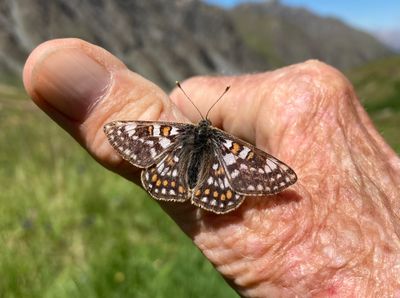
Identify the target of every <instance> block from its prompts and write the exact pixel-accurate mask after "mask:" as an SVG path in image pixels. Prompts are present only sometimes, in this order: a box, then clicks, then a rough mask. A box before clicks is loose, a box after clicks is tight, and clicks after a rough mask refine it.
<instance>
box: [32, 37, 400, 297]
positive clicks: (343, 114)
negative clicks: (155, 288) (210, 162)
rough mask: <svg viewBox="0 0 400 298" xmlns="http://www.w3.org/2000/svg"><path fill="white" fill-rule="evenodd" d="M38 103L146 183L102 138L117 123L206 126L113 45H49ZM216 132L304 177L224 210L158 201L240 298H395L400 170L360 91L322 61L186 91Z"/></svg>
mask: <svg viewBox="0 0 400 298" xmlns="http://www.w3.org/2000/svg"><path fill="white" fill-rule="evenodd" d="M24 83H25V86H26V90H27V91H28V93H29V95H30V96H31V97H32V100H33V101H34V102H35V103H36V104H37V105H38V106H39V107H40V108H41V109H43V110H44V111H45V112H46V113H47V114H48V115H49V116H50V117H51V118H52V119H53V120H54V121H56V122H57V123H58V124H59V125H60V126H62V127H63V128H64V129H66V130H67V131H68V132H69V133H70V134H71V135H72V136H73V137H74V138H75V139H76V140H77V141H78V142H79V143H80V144H81V145H82V146H83V147H84V148H86V150H87V151H88V152H89V153H90V154H91V155H92V156H93V157H94V158H95V159H96V160H97V161H98V162H100V163H101V164H102V165H104V166H105V167H107V168H108V169H110V170H112V171H114V172H116V173H118V174H120V175H121V176H124V177H126V178H127V179H130V180H132V181H134V182H136V183H137V181H138V177H139V173H140V171H139V170H138V169H135V168H134V167H133V166H131V165H130V164H128V163H127V162H125V161H123V160H122V159H121V158H120V156H119V155H118V154H117V153H116V152H115V151H114V150H113V149H112V147H111V146H110V145H109V144H108V142H107V140H106V136H105V135H104V133H103V129H102V128H103V125H104V124H105V123H107V122H109V121H112V120H129V119H130V120H138V119H140V120H163V121H178V122H188V121H191V122H198V121H199V115H198V113H197V112H196V110H195V109H194V108H193V106H192V105H191V104H190V102H189V101H188V100H187V99H185V98H184V96H183V94H182V93H181V92H180V91H179V90H173V91H172V93H171V94H170V95H169V97H168V95H166V94H165V93H164V92H163V91H162V90H161V89H160V88H159V87H157V86H156V85H155V84H153V83H152V82H150V81H148V80H147V79H145V78H143V77H141V76H140V75H138V74H136V73H134V72H132V71H130V70H128V69H127V68H126V67H125V66H124V64H123V63H122V62H121V61H119V60H118V59H117V58H116V57H114V56H112V55H111V54H110V53H108V52H106V51H105V50H103V49H101V48H99V47H96V46H94V45H91V44H88V43H86V42H84V41H82V40H77V39H62V40H53V41H49V42H46V43H44V44H42V45H40V46H39V47H38V48H36V49H35V50H34V51H33V52H32V54H31V55H30V57H29V58H28V61H27V63H26V66H25V69H24ZM182 85H183V87H184V88H185V90H186V92H187V93H188V94H190V96H191V98H192V99H193V101H194V102H195V103H196V105H197V106H198V107H199V109H200V110H201V111H203V113H205V112H206V111H207V109H208V107H210V106H211V104H212V103H213V102H214V101H215V99H216V98H218V96H219V95H220V94H221V93H222V91H223V90H224V88H225V87H226V86H227V85H230V86H232V88H231V90H230V91H229V92H228V93H227V95H226V96H225V98H224V99H223V100H222V101H221V102H220V103H218V105H217V106H216V107H215V109H214V110H213V111H212V112H211V114H210V118H211V120H212V122H213V124H214V125H215V126H217V127H220V128H222V129H224V130H226V131H227V132H229V133H231V134H234V135H236V136H238V137H241V138H243V139H245V140H247V141H249V142H251V143H253V144H255V145H256V146H257V147H259V148H261V149H263V150H265V151H267V152H269V153H271V154H273V155H274V156H276V157H278V158H279V159H281V160H282V161H284V162H285V163H287V164H289V165H290V166H291V167H292V168H293V169H295V171H296V172H297V174H298V177H299V179H298V182H297V183H296V184H295V185H294V186H292V187H290V188H289V189H288V190H287V191H284V192H282V193H280V194H279V195H276V196H271V197H267V198H265V199H263V198H261V199H260V198H259V199H255V198H249V199H247V200H246V202H245V203H244V204H243V205H242V206H241V207H240V208H239V209H238V210H236V211H234V212H232V213H229V214H227V215H224V216H218V215H214V214H211V213H208V212H204V211H201V210H199V209H197V208H195V207H193V206H192V205H190V204H171V203H160V205H161V207H162V208H163V209H164V210H165V212H167V213H168V214H169V215H170V216H171V217H172V218H173V219H174V220H175V221H176V223H177V224H178V225H179V226H180V227H181V229H182V230H183V231H184V232H185V233H187V234H188V236H189V237H191V238H192V239H193V241H194V243H195V245H197V246H198V247H199V249H200V250H201V251H202V252H203V253H204V255H205V257H206V258H208V259H209V260H210V261H211V262H212V263H213V264H214V266H215V267H216V269H217V270H218V271H219V272H220V273H221V274H222V275H223V276H224V277H225V278H226V279H227V280H228V281H229V283H230V284H231V286H232V287H233V288H234V289H236V290H237V291H238V292H239V293H240V294H241V295H243V296H249V297H295V296H296V295H297V296H299V297H310V296H312V297H327V296H332V297H377V296H379V297H388V296H392V297H393V296H396V297H400V242H399V236H400V222H399V207H400V205H399V204H400V196H399V192H400V189H399V185H400V162H399V158H398V157H397V156H396V154H395V153H394V152H393V151H392V149H391V148H390V147H389V146H388V145H387V144H386V143H385V141H384V140H383V139H382V137H381V136H380V135H379V134H378V132H377V131H376V129H375V128H374V126H373V124H372V123H371V120H370V119H369V118H368V115H367V114H366V112H365V111H364V109H363V108H362V106H361V105H360V102H359V101H358V99H357V97H356V95H355V93H354V90H353V88H352V86H351V85H350V83H349V82H348V81H347V80H346V78H345V77H344V76H343V75H342V74H341V73H340V72H338V71H337V70H335V69H333V68H332V67H330V66H327V65H325V64H323V63H321V62H318V61H307V62H305V63H301V64H297V65H292V66H289V67H285V68H282V69H278V70H276V71H272V72H265V73H260V74H253V75H243V76H237V77H195V78H192V79H189V80H187V81H185V82H183V83H182Z"/></svg>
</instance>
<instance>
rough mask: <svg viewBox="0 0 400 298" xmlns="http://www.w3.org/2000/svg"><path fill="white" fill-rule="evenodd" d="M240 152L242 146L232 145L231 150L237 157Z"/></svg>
mask: <svg viewBox="0 0 400 298" xmlns="http://www.w3.org/2000/svg"><path fill="white" fill-rule="evenodd" d="M239 151H240V145H239V144H238V143H233V144H232V148H231V152H232V153H233V154H235V155H237V154H238V153H239Z"/></svg>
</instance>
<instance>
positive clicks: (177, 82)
mask: <svg viewBox="0 0 400 298" xmlns="http://www.w3.org/2000/svg"><path fill="white" fill-rule="evenodd" d="M175 84H176V86H178V88H179V89H181V91H182V92H183V94H185V96H186V98H187V99H188V100H189V101H190V102H191V103H192V105H193V106H194V107H195V108H196V110H197V112H199V114H200V116H201V119H203V120H204V117H203V114H202V113H201V112H200V110H199V108H198V107H197V106H196V105H195V104H194V102H193V101H192V100H191V99H190V97H189V96H188V95H187V94H186V92H185V90H183V88H182V86H181V84H180V83H179V81H176V82H175ZM206 118H207V117H206Z"/></svg>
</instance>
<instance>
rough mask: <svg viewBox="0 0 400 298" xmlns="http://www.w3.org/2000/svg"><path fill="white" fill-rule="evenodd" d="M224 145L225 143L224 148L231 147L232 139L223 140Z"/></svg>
mask: <svg viewBox="0 0 400 298" xmlns="http://www.w3.org/2000/svg"><path fill="white" fill-rule="evenodd" d="M224 145H225V147H226V148H228V149H231V147H232V141H231V140H225V142H224Z"/></svg>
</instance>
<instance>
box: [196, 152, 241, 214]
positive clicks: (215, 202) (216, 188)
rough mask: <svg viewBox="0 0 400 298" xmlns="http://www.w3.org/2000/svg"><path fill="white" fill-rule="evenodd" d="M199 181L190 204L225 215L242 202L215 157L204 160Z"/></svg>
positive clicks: (213, 155)
mask: <svg viewBox="0 0 400 298" xmlns="http://www.w3.org/2000/svg"><path fill="white" fill-rule="evenodd" d="M203 162H204V164H203V166H202V170H201V172H200V174H199V177H200V179H199V181H198V184H197V186H196V187H195V189H194V190H193V195H192V203H193V204H194V205H196V206H199V207H201V208H203V209H206V210H208V211H212V212H214V213H220V214H222V213H227V212H229V211H231V210H234V209H236V208H237V207H239V205H240V204H241V203H242V202H243V200H244V196H242V195H239V194H237V193H235V191H234V190H233V189H232V188H231V186H230V183H229V181H228V178H227V175H226V172H225V169H224V167H223V165H222V164H221V162H220V161H219V159H218V157H217V155H215V154H210V155H209V157H208V158H207V159H205V160H204V161H203Z"/></svg>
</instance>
